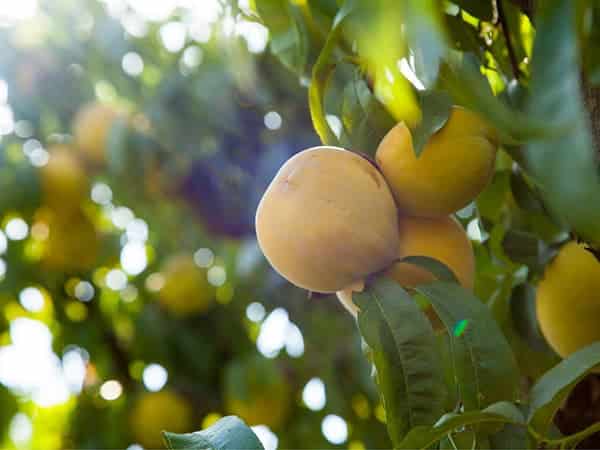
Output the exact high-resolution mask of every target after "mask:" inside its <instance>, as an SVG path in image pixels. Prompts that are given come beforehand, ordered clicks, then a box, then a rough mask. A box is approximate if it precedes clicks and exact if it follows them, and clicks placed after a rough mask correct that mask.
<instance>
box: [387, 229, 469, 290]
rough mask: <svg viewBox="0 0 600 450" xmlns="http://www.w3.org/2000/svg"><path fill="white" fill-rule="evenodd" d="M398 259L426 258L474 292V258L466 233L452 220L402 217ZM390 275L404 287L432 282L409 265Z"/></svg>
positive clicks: (424, 272) (425, 273)
mask: <svg viewBox="0 0 600 450" xmlns="http://www.w3.org/2000/svg"><path fill="white" fill-rule="evenodd" d="M399 235H400V251H399V254H398V255H399V258H405V257H407V256H427V257H429V258H434V259H437V260H438V261H440V262H442V263H444V264H445V265H446V266H447V267H448V268H449V269H450V270H451V271H452V272H453V273H454V275H455V276H456V278H457V279H458V281H459V282H460V284H461V285H462V286H463V287H464V288H466V289H473V282H474V278H475V256H474V254H473V248H472V247H471V242H470V241H469V238H468V237H467V233H465V230H464V229H463V227H462V226H461V225H460V223H458V221H457V220H456V219H454V218H452V217H443V218H439V219H429V218H424V217H401V218H400V220H399ZM389 275H390V276H391V277H392V278H393V279H394V280H396V281H397V282H398V283H399V284H401V285H402V286H405V287H415V286H416V285H418V284H423V283H427V282H430V281H433V280H434V279H435V277H434V276H433V274H431V273H430V272H428V271H427V270H426V269H424V268H422V267H419V266H417V265H414V264H409V263H396V264H394V266H393V267H392V268H391V269H390V271H389Z"/></svg>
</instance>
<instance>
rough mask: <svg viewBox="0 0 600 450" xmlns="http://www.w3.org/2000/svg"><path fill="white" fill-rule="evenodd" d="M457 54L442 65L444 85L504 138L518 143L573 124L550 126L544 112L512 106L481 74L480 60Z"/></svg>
mask: <svg viewBox="0 0 600 450" xmlns="http://www.w3.org/2000/svg"><path fill="white" fill-rule="evenodd" d="M456 56H457V57H456V58H450V59H449V60H448V61H447V62H448V64H446V65H444V66H443V68H442V69H443V70H442V79H443V82H444V86H445V87H446V89H448V91H449V92H450V93H451V94H452V96H453V98H454V100H455V103H458V104H461V105H464V106H466V107H468V108H470V109H472V110H473V111H476V112H478V113H480V114H481V115H482V116H484V117H485V118H487V119H488V121H489V122H490V123H492V124H494V126H495V127H496V128H497V130H498V132H499V134H500V135H499V138H500V140H501V141H502V142H504V143H506V144H512V145H515V144H518V143H523V142H525V141H527V140H529V139H532V138H540V137H546V136H549V135H551V136H556V135H559V134H561V133H564V132H565V130H567V129H568V128H569V127H571V126H572V125H573V124H572V123H560V124H557V125H556V126H555V127H549V126H548V123H547V122H546V121H545V120H543V119H542V117H544V115H543V113H542V114H539V115H537V116H535V115H531V114H526V113H524V112H523V111H519V110H517V109H514V108H511V107H510V106H509V105H508V104H507V103H504V102H503V101H501V100H500V99H499V98H498V97H495V96H494V94H493V93H492V91H491V89H490V85H489V83H488V81H487V80H486V78H485V76H484V75H482V74H481V71H480V66H481V62H480V61H479V60H478V59H477V58H476V57H475V56H474V55H473V54H469V53H465V54H464V55H462V56H459V55H456Z"/></svg>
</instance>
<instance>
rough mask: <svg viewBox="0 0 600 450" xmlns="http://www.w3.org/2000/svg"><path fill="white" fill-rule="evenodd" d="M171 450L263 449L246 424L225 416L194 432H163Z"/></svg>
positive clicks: (235, 418)
mask: <svg viewBox="0 0 600 450" xmlns="http://www.w3.org/2000/svg"><path fill="white" fill-rule="evenodd" d="M163 436H164V438H165V442H166V444H167V448H169V449H171V450H175V449H182V450H183V449H185V450H264V447H263V446H262V444H261V443H260V441H259V440H258V438H257V437H256V435H255V434H254V432H253V431H252V430H251V429H250V428H248V426H247V425H246V424H245V423H244V422H243V421H242V420H241V419H239V418H238V417H235V416H226V417H223V418H222V419H221V420H219V421H218V422H217V423H215V424H214V425H212V426H211V427H209V428H206V429H205V430H202V431H197V432H195V433H186V434H175V433H169V432H163Z"/></svg>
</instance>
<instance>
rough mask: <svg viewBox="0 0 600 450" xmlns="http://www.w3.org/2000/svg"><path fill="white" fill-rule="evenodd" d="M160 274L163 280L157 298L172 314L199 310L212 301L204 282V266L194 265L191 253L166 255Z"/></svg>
mask: <svg viewBox="0 0 600 450" xmlns="http://www.w3.org/2000/svg"><path fill="white" fill-rule="evenodd" d="M163 275H164V277H165V284H164V285H163V287H162V288H161V289H160V291H159V293H158V299H159V301H160V303H161V304H162V305H163V307H164V308H165V309H166V310H167V311H169V312H171V313H172V314H173V315H175V316H179V317H185V316H189V315H192V314H199V313H203V312H205V311H207V310H208V309H209V308H210V307H211V305H212V304H213V302H214V296H215V290H214V288H213V287H212V286H211V285H210V283H209V282H208V279H207V276H206V270H205V269H202V268H200V267H198V266H197V265H196V263H195V262H194V259H193V257H192V255H189V254H187V253H179V254H175V255H173V256H171V257H170V258H168V259H167V261H166V262H165V266H164V269H163Z"/></svg>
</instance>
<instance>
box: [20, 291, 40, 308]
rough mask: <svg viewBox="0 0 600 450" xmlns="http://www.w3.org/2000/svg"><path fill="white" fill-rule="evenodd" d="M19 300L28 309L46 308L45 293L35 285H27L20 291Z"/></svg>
mask: <svg viewBox="0 0 600 450" xmlns="http://www.w3.org/2000/svg"><path fill="white" fill-rule="evenodd" d="M19 302H20V303H21V305H22V306H23V308H25V309H26V310H27V311H30V312H39V311H41V310H42V309H43V308H44V294H42V292H41V291H40V290H39V289H38V288H35V287H26V288H25V289H23V290H22V291H21V292H20V293H19Z"/></svg>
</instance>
